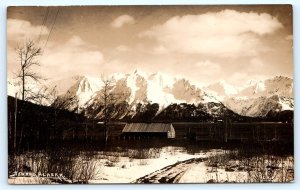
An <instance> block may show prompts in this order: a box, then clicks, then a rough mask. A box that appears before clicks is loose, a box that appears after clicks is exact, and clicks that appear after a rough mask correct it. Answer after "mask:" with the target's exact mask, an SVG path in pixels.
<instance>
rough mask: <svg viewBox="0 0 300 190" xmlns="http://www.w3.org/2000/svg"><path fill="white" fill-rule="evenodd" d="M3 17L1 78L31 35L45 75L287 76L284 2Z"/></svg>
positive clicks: (64, 10)
mask: <svg viewBox="0 0 300 190" xmlns="http://www.w3.org/2000/svg"><path fill="white" fill-rule="evenodd" d="M56 14H57V16H56ZM46 15H48V16H46ZM7 18H8V19H7V52H8V56H7V60H8V77H12V76H13V74H12V73H13V72H17V70H18V62H17V56H16V54H15V48H16V47H17V46H18V45H20V44H23V43H24V42H25V41H26V40H28V39H31V40H34V41H35V42H36V43H37V45H39V46H40V47H41V48H42V49H43V55H42V56H41V57H40V62H41V67H40V68H36V70H37V72H40V73H41V74H42V75H43V76H44V77H45V78H49V79H50V80H56V79H58V78H63V77H69V76H73V75H88V76H100V75H101V74H103V73H104V74H111V73H132V72H134V71H135V70H136V69H138V70H141V71H144V72H162V73H166V74H169V75H172V76H183V77H186V78H187V79H190V80H192V81H195V82H198V83H199V84H200V85H207V84H210V83H214V82H217V81H219V80H224V81H226V82H228V83H230V84H233V85H242V84H243V83H245V82H246V81H248V80H261V79H265V78H269V77H273V76H276V75H284V76H288V77H291V78H293V52H292V51H293V49H292V39H293V34H292V9H291V7H290V6H287V5H277V6H272V5H268V6H263V5H258V6H83V7H79V6H77V7H60V8H58V7H49V8H47V7H10V8H9V9H8V15H7ZM54 23H55V24H54ZM52 26H53V27H52ZM47 39H48V41H47ZM46 41H47V43H46Z"/></svg>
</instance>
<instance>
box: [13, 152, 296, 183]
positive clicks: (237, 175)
mask: <svg viewBox="0 0 300 190" xmlns="http://www.w3.org/2000/svg"><path fill="white" fill-rule="evenodd" d="M149 150H150V149H146V152H145V153H147V155H142V156H141V155H140V154H139V153H141V152H142V151H143V150H131V149H128V150H123V151H122V150H121V151H116V152H114V151H112V152H98V153H97V154H96V155H90V156H87V155H85V156H77V157H75V158H74V159H75V160H76V162H75V165H74V166H73V168H72V170H73V172H75V173H76V172H79V173H80V172H85V170H84V168H85V167H87V166H88V165H89V166H88V167H87V168H86V170H87V172H88V173H93V174H92V175H90V177H89V178H88V183H226V182H229V183H245V182H247V183H248V182H291V181H293V179H294V159H293V156H288V157H276V156H272V155H264V156H253V157H247V158H244V157H241V156H237V155H238V154H237V151H225V150H220V149H217V150H216V149H211V150H209V151H206V152H204V151H200V150H199V152H198V153H195V154H189V153H187V151H186V150H185V149H184V148H183V147H172V146H168V147H164V148H161V149H159V148H157V149H155V151H154V154H153V152H152V153H151V154H149ZM131 151H135V152H134V153H138V154H132V152H131ZM130 152H131V153H130ZM141 157H143V159H140V158H141ZM85 159H87V160H88V162H86V161H85ZM87 163H89V164H87ZM22 164H23V163H22ZM85 164H87V165H85ZM81 165H84V167H81ZM31 168H32V167H31ZM82 169H83V170H82ZM84 177H86V176H84ZM77 178H78V177H77ZM77 178H76V177H75V178H73V181H71V180H70V179H66V180H64V181H57V180H55V178H47V177H46V178H45V177H44V178H43V177H42V178H41V177H32V176H30V175H29V176H26V177H24V176H23V177H15V176H10V178H9V179H8V182H9V183H11V184H49V183H51V184H53V183H62V182H66V183H72V182H73V183H74V182H78V179H77ZM79 178H80V177H79ZM86 179H87V178H86Z"/></svg>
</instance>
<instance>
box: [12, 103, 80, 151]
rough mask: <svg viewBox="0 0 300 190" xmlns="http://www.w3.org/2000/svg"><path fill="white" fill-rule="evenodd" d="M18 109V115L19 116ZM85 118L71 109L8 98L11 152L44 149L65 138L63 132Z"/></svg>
mask: <svg viewBox="0 0 300 190" xmlns="http://www.w3.org/2000/svg"><path fill="white" fill-rule="evenodd" d="M16 111H17V115H15V113H16ZM84 121H85V118H84V116H83V115H82V114H76V113H73V112H69V111H67V110H59V111H58V110H56V109H55V108H53V107H48V106H41V105H36V104H33V103H30V102H27V101H22V100H17V105H16V104H15V98H13V97H8V144H9V152H10V153H11V152H22V151H24V150H31V149H43V148H45V147H47V146H48V145H49V144H51V143H52V142H55V141H57V140H59V139H62V138H63V132H64V131H65V130H68V129H73V128H74V127H76V126H77V125H76V124H77V123H82V122H84Z"/></svg>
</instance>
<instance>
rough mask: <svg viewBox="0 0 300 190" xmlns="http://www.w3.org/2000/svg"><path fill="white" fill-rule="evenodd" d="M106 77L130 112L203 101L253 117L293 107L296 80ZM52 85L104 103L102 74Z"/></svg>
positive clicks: (15, 87)
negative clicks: (235, 82)
mask: <svg viewBox="0 0 300 190" xmlns="http://www.w3.org/2000/svg"><path fill="white" fill-rule="evenodd" d="M107 78H112V79H113V81H114V84H115V85H114V87H113V88H112V89H111V93H112V94H118V97H117V99H118V102H117V103H122V102H126V103H127V104H128V105H129V109H130V114H131V115H134V114H135V110H136V108H137V107H136V106H137V104H142V105H147V104H157V105H158V106H159V107H158V112H157V113H160V112H161V111H162V110H164V109H165V108H167V107H168V106H170V105H174V104H189V105H195V106H198V105H199V104H202V105H205V106H204V108H205V111H206V112H207V113H209V114H211V115H214V114H215V113H216V112H220V111H219V109H220V105H221V104H222V105H225V106H226V107H227V108H229V109H230V110H232V111H234V112H235V113H237V114H240V115H244V116H252V117H257V116H265V115H266V114H267V113H268V112H269V111H271V110H272V111H283V110H293V109H294V99H293V80H292V79H290V78H288V77H283V76H276V77H273V78H271V79H267V80H264V81H251V82H248V83H247V84H246V85H245V86H244V87H243V88H238V87H234V86H232V85H230V84H228V83H226V82H225V81H220V82H218V83H214V84H211V85H208V86H206V87H203V88H200V87H199V86H198V85H196V84H195V83H193V82H192V81H189V80H187V79H185V78H179V77H173V76H169V75H166V74H163V73H160V72H156V73H145V72H142V71H138V70H136V71H134V72H132V73H129V74H120V73H115V74H112V75H110V76H108V77H107ZM7 87H8V88H7V90H8V92H7V93H8V95H10V96H15V93H16V92H20V84H18V83H16V82H15V81H13V80H10V79H9V80H8V81H7ZM28 87H29V88H31V89H33V90H34V91H38V89H40V88H42V84H35V83H29V84H28ZM53 89H55V90H56V93H57V95H58V96H59V97H65V98H68V97H76V98H77V99H78V100H77V104H78V105H73V108H74V107H79V108H80V110H83V111H84V110H85V109H86V108H89V107H90V106H92V105H94V106H95V105H99V104H101V101H102V98H101V93H102V92H101V91H102V90H103V81H102V79H101V77H87V76H74V77H70V78H65V79H62V80H58V81H55V82H52V83H51V84H48V88H47V90H48V91H49V92H50V91H52V90H53ZM19 94H20V93H19ZM19 96H20V95H19ZM36 103H39V102H36ZM211 103H214V104H211ZM43 104H44V105H49V104H50V102H45V101H44V102H43ZM208 105H214V106H208ZM120 109H121V108H120ZM125 115H126V113H125V112H124V113H123V116H125Z"/></svg>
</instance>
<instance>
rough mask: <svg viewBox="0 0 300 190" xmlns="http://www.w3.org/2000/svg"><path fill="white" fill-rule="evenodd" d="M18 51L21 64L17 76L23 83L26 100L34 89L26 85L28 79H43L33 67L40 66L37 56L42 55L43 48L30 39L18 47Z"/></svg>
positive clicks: (23, 97) (23, 93)
mask: <svg viewBox="0 0 300 190" xmlns="http://www.w3.org/2000/svg"><path fill="white" fill-rule="evenodd" d="M16 51H17V55H18V59H19V60H18V61H19V64H20V69H19V71H18V73H17V78H19V79H20V80H21V83H22V90H21V93H22V100H26V95H27V94H29V93H32V91H31V90H30V89H28V88H27V87H26V85H27V84H26V82H27V79H32V80H34V81H36V82H38V81H39V80H40V79H41V77H40V75H39V74H38V73H36V72H34V71H33V67H34V66H40V62H39V61H38V60H37V58H38V57H39V56H41V55H42V49H41V48H40V47H37V46H36V45H35V44H34V42H33V41H32V40H29V41H27V42H26V43H25V44H24V45H23V46H20V47H18V48H17V50H16ZM32 97H33V96H30V98H32Z"/></svg>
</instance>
